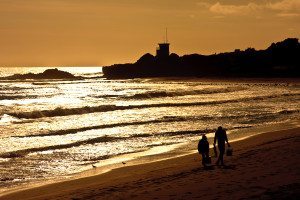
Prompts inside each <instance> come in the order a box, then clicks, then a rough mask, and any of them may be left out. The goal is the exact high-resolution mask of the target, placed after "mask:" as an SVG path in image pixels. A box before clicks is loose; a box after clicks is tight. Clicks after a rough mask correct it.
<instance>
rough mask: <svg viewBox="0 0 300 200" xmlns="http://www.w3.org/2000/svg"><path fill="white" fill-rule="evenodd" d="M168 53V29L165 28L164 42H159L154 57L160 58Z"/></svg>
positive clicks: (167, 55)
mask: <svg viewBox="0 0 300 200" xmlns="http://www.w3.org/2000/svg"><path fill="white" fill-rule="evenodd" d="M169 55H170V43H168V29H166V37H165V42H164V43H159V44H158V47H157V48H156V57H157V58H158V59H160V58H167V57H169Z"/></svg>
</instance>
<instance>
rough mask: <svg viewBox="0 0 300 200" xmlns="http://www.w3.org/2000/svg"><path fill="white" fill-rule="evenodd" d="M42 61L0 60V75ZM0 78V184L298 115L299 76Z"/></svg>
mask: <svg viewBox="0 0 300 200" xmlns="http://www.w3.org/2000/svg"><path fill="white" fill-rule="evenodd" d="M45 69H46V68H25V67H24V68H0V76H1V77H4V76H9V75H13V74H16V73H28V72H33V73H40V72H43V71H44V70H45ZM59 69H60V70H64V71H68V72H70V73H72V74H74V75H76V76H82V77H83V79H82V80H74V81H70V80H26V81H21V80H9V81H7V80H2V81H0V189H2V191H3V190H5V189H9V188H11V187H15V186H17V185H22V184H25V183H28V182H33V181H39V180H45V179H55V178H57V177H63V176H68V175H71V174H74V173H78V172H81V171H83V170H85V169H86V166H91V165H92V164H95V163H97V164H98V165H101V163H102V162H103V163H105V161H106V160H107V159H110V158H114V157H116V156H118V155H125V156H126V155H130V154H131V153H135V152H146V151H149V150H151V149H153V148H157V147H167V146H170V145H173V144H181V143H185V142H188V141H194V140H196V139H198V138H199V137H200V135H201V134H202V133H213V132H214V130H215V129H216V128H217V127H218V126H220V125H222V126H224V127H225V128H226V129H227V131H228V132H229V133H230V132H232V131H233V130H235V132H237V130H242V129H245V128H249V127H259V126H264V125H268V124H269V125H271V124H277V123H285V122H286V123H287V122H291V121H299V118H300V115H299V111H300V104H299V100H300V84H299V82H298V83H297V82H292V83H272V82H270V81H268V82H263V81H259V82H251V81H250V82H249V81H246V82H242V81H241V82H237V81H234V82H233V81H231V82H230V81H203V80H201V79H185V80H180V79H170V78H169V79H162V78H160V79H128V80H106V79H104V78H102V77H101V76H102V72H101V68H100V67H98V68H97V67H90V68H88V67H85V68H78V67H77V68H59Z"/></svg>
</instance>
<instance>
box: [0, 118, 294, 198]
mask: <svg viewBox="0 0 300 200" xmlns="http://www.w3.org/2000/svg"><path fill="white" fill-rule="evenodd" d="M299 126H300V124H299V123H297V121H290V122H288V123H287V122H285V123H279V124H269V125H262V126H256V127H247V128H242V129H232V130H230V131H227V134H228V138H229V140H230V141H231V143H232V142H238V141H241V140H245V139H248V138H250V137H253V136H255V135H259V134H262V133H265V132H271V131H280V130H285V129H292V128H296V127H299ZM206 135H207V137H208V140H209V142H210V144H211V145H210V148H211V149H212V147H213V146H212V143H213V135H214V133H206ZM198 137H199V138H200V137H201V135H198ZM199 138H197V139H196V140H191V141H189V142H184V143H176V144H171V145H166V146H158V147H153V148H151V149H148V150H146V151H141V152H134V153H129V154H123V155H118V156H116V157H112V158H109V159H106V160H100V161H99V162H97V163H94V164H93V165H94V166H96V168H93V167H92V164H91V165H87V166H85V167H83V168H82V170H81V171H79V172H77V173H73V174H68V175H64V176H62V177H60V178H58V177H56V178H48V179H47V178H46V179H42V180H36V181H33V182H28V183H25V184H21V185H16V186H12V187H10V188H7V189H2V190H1V189H0V197H1V196H3V195H6V194H10V193H14V192H18V191H23V190H27V189H30V188H36V187H41V186H45V185H49V184H55V183H60V182H65V181H72V180H77V179H80V178H86V177H91V176H97V175H101V174H104V173H107V172H109V171H111V170H115V169H118V168H122V167H125V166H135V165H141V164H147V163H153V162H159V161H164V160H169V159H173V158H178V157H182V156H186V155H190V154H193V153H197V149H196V148H197V147H196V145H197V144H198V140H199ZM123 162H126V165H124V164H123Z"/></svg>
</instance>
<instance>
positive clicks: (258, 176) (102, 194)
mask: <svg viewBox="0 0 300 200" xmlns="http://www.w3.org/2000/svg"><path fill="white" fill-rule="evenodd" d="M195 146H196V144H195ZM232 146H233V148H234V155H233V156H232V157H225V163H226V164H227V167H224V168H223V167H217V166H215V167H214V169H213V170H204V169H203V167H202V166H201V159H200V156H199V155H198V154H191V155H187V156H183V157H178V158H173V159H169V160H164V161H158V162H154V163H147V164H142V165H137V166H129V167H122V168H119V169H114V170H112V171H110V172H107V173H105V174H101V175H97V176H92V177H86V178H81V179H77V180H71V181H66V182H60V183H56V184H50V185H45V186H41V187H38V188H31V189H28V190H24V191H19V192H14V193H11V194H9V195H6V196H2V197H0V199H3V200H6V199H7V200H8V199H22V200H23V199H24V200H25V199H73V200H75V199H300V149H299V147H300V128H296V129H289V130H284V131H276V132H268V133H264V134H260V135H257V136H254V137H251V138H248V139H246V140H242V141H238V142H235V143H233V144H232ZM214 160H215V159H213V161H214Z"/></svg>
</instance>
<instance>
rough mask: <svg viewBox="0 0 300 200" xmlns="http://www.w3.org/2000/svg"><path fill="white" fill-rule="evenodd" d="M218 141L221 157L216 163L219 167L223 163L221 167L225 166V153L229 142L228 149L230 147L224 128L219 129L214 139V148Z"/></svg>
mask: <svg viewBox="0 0 300 200" xmlns="http://www.w3.org/2000/svg"><path fill="white" fill-rule="evenodd" d="M216 141H218V149H219V157H218V160H217V162H216V164H217V165H219V163H220V162H221V165H224V159H223V157H224V153H225V142H227V145H228V147H230V144H229V142H228V139H227V134H226V131H225V130H224V129H223V128H222V126H219V127H218V130H217V131H216V133H215V138H214V146H215V145H216Z"/></svg>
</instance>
